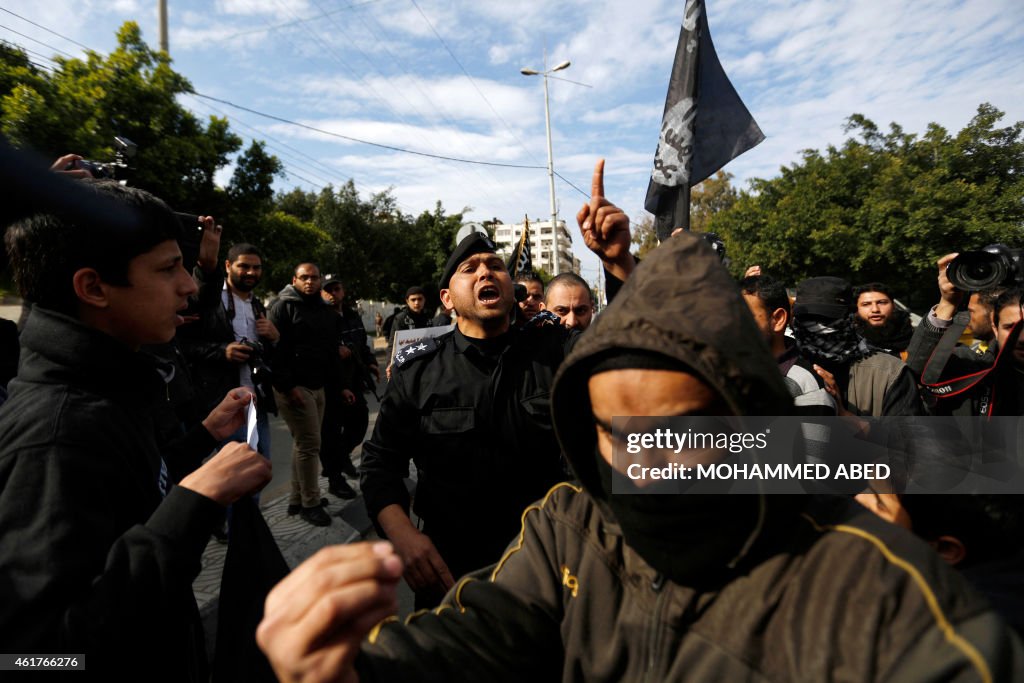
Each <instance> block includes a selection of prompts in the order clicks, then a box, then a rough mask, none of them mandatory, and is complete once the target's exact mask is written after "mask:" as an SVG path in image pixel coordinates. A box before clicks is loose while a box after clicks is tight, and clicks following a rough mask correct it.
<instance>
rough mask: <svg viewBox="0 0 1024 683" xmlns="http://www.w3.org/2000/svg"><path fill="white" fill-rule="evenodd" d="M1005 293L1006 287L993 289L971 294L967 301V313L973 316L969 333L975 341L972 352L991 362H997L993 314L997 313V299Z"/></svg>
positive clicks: (969, 325) (968, 328) (969, 324)
mask: <svg viewBox="0 0 1024 683" xmlns="http://www.w3.org/2000/svg"><path fill="white" fill-rule="evenodd" d="M1005 291H1006V288H1005V287H993V288H992V289H986V290H984V291H981V292H971V298H970V299H968V301H967V312H968V313H969V314H970V316H971V321H970V322H969V323H968V325H967V331H968V332H970V333H971V338H972V339H973V340H974V341H973V342H972V343H971V350H972V351H974V352H975V353H977V354H978V355H981V356H984V357H985V358H986V360H988V361H989V362H994V361H995V359H996V356H995V349H996V348H997V345H996V343H995V340H996V334H995V329H994V328H993V326H992V314H993V313H994V312H995V308H996V299H998V298H999V295H1000V294H1002V293H1003V292H1005Z"/></svg>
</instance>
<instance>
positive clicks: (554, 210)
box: [519, 60, 570, 275]
mask: <svg viewBox="0 0 1024 683" xmlns="http://www.w3.org/2000/svg"><path fill="white" fill-rule="evenodd" d="M569 64H570V62H569V61H568V60H566V61H564V62H562V63H561V64H559V65H558V66H556V67H554V68H551V69H548V70H546V71H535V70H534V69H526V68H523V69H520V70H519V72H520V73H521V74H523V75H524V76H543V77H544V123H545V126H546V128H547V133H548V182H549V183H550V186H551V230H552V232H553V236H554V241H553V243H552V248H553V250H554V266H555V272H554V275H558V273H559V270H560V269H559V267H558V262H559V256H560V255H561V254H560V252H559V242H561V240H560V239H559V235H558V206H557V205H556V204H555V165H554V159H553V155H552V153H551V108H550V106H549V105H548V75H549V74H552V73H554V72H556V71H561V70H562V69H568V68H569Z"/></svg>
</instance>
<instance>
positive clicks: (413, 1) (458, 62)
mask: <svg viewBox="0 0 1024 683" xmlns="http://www.w3.org/2000/svg"><path fill="white" fill-rule="evenodd" d="M409 2H411V3H412V6H413V7H415V8H416V11H417V12H419V13H420V16H421V17H423V21H425V22H426V24H427V26H429V27H430V30H431V31H433V33H434V35H435V36H436V37H437V40H438V41H439V42H440V43H441V45H442V46H444V49H445V50H447V51H448V54H449V55H451V57H452V59H453V60H455V63H456V64H457V65H458V66H459V68H460V69H462V73H464V74H465V75H466V78H468V79H469V82H470V84H471V85H472V86H473V89H474V90H476V92H477V94H478V95H480V97H481V99H483V101H484V102H486V103H487V106H488V107H490V109H491V111H492V112H494V115H495V116H496V117H497V118H498V120H499V121H501V123H502V125H504V126H505V129H506V130H508V132H509V135H511V136H512V139H514V140H515V141H516V142H518V143H519V146H520V147H522V148H523V150H524V151H525V152H526V154H527V155H528V156H529V157H530V158H531V159H533V160H534V162H536V161H537V159H536V157H534V156H533V153H532V152H531V151H530V150H529V148H527V146H526V145H524V144H523V141H522V140H520V139H519V137H518V136H517V135H516V134H515V132H514V131H513V130H512V126H510V125H508V122H507V121H505V119H503V118H502V116H501V114H499V113H498V110H497V109H495V108H494V105H493V104H491V101H490V100H489V99H487V96H486V95H484V93H483V91H482V90H480V88H479V87H478V86H477V84H476V81H475V80H473V77H472V76H470V75H469V72H468V71H466V67H464V66H462V62H460V61H459V58H458V57H456V56H455V53H454V52H452V49H451V48H450V47H448V43H446V42H445V41H444V38H442V37H441V34H440V33H438V32H437V29H436V28H434V25H433V24H432V23H430V19H428V18H427V15H426V14H424V13H423V10H422V9H420V6H419V5H418V4H416V0H409ZM543 168H547V167H546V166H544V167H543Z"/></svg>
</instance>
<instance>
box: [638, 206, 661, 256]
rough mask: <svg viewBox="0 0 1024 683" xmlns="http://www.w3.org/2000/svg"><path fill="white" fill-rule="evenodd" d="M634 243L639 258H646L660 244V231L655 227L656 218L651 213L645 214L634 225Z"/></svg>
mask: <svg viewBox="0 0 1024 683" xmlns="http://www.w3.org/2000/svg"><path fill="white" fill-rule="evenodd" d="M632 239H633V244H635V245H636V247H637V248H636V251H634V252H633V253H634V254H635V255H636V257H637V258H641V259H642V258H645V257H646V256H647V254H648V253H649V252H650V251H651V250H652V249H656V248H657V247H658V245H659V244H661V243H660V242H659V241H658V233H657V231H656V230H655V229H654V219H653V218H651V216H650V215H646V216H644V217H643V218H642V219H641V220H640V222H639V223H638V224H636V225H634V226H633V238H632Z"/></svg>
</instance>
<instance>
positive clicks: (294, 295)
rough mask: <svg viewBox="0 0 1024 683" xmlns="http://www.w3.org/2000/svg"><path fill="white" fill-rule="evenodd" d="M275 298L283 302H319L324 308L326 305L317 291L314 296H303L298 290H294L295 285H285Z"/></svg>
mask: <svg viewBox="0 0 1024 683" xmlns="http://www.w3.org/2000/svg"><path fill="white" fill-rule="evenodd" d="M277 296H278V298H280V299H284V300H285V301H302V302H305V303H310V302H317V301H319V302H320V303H322V304H323V305H324V306H326V305H327V302H326V301H324V299H323V297H322V296H320V292H319V291H317V293H316V294H303V293H302V292H300V291H299V290H297V289H295V285H285V286H284V288H282V289H281V291H280V292H278V293H277Z"/></svg>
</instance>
